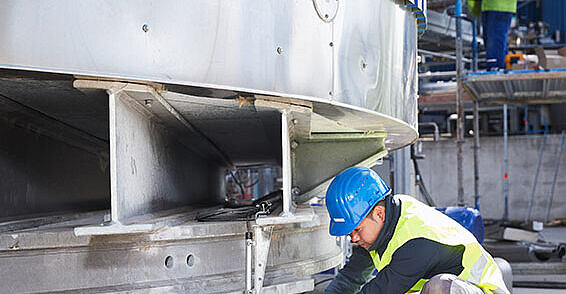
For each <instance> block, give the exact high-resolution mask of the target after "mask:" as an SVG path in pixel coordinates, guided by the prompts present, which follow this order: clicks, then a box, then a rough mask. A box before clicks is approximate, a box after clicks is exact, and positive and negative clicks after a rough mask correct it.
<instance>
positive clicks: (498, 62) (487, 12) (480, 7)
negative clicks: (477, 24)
mask: <svg viewBox="0 0 566 294" xmlns="http://www.w3.org/2000/svg"><path fill="white" fill-rule="evenodd" d="M468 8H469V10H470V13H471V14H472V16H476V17H478V16H480V15H481V22H482V28H483V42H484V45H485V50H486V55H487V56H486V58H487V68H488V69H504V68H505V55H507V53H508V52H509V50H508V48H507V35H508V33H509V27H510V26H511V18H512V17H513V14H514V13H516V12H517V0H468Z"/></svg>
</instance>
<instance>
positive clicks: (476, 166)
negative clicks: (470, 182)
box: [474, 99, 480, 210]
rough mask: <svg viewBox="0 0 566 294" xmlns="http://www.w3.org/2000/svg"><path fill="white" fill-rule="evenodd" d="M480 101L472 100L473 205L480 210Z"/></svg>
mask: <svg viewBox="0 0 566 294" xmlns="http://www.w3.org/2000/svg"><path fill="white" fill-rule="evenodd" d="M479 105H480V102H479V101H478V100H477V99H476V100H474V207H475V208H476V209H477V210H480V187H479V181H480V167H479V166H480V162H479V161H480V157H479V153H480V123H479V121H480V120H479V112H480V111H479V108H480V106H479Z"/></svg>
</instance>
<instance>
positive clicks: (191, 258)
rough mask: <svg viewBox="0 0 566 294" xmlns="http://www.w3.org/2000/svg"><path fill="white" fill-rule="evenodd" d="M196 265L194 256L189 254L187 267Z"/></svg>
mask: <svg viewBox="0 0 566 294" xmlns="http://www.w3.org/2000/svg"><path fill="white" fill-rule="evenodd" d="M194 264H195V257H194V256H193V255H192V254H189V256H187V265H188V266H189V267H191V266H193V265H194Z"/></svg>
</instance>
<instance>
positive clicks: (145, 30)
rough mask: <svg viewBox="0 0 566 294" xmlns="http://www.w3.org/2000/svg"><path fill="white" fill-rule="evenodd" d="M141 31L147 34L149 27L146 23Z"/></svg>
mask: <svg viewBox="0 0 566 294" xmlns="http://www.w3.org/2000/svg"><path fill="white" fill-rule="evenodd" d="M142 31H144V32H146V33H147V31H149V26H148V25H147V24H146V23H144V24H143V26H142Z"/></svg>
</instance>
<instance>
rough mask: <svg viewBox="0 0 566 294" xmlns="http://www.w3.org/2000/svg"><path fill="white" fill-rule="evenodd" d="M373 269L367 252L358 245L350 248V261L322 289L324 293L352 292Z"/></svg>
mask: <svg viewBox="0 0 566 294" xmlns="http://www.w3.org/2000/svg"><path fill="white" fill-rule="evenodd" d="M373 270H375V266H374V265H373V260H372V259H371V256H370V255H369V252H368V251H367V250H365V249H364V248H362V247H360V246H354V247H353V248H352V256H351V257H350V262H349V263H347V264H346V265H345V266H344V268H342V269H341V270H340V271H339V272H338V275H336V277H335V278H334V279H333V280H332V282H331V283H330V284H329V285H328V287H326V290H324V294H354V293H358V291H360V288H361V287H362V286H363V285H364V284H365V283H366V282H367V281H368V280H369V278H370V277H371V273H372V272H373Z"/></svg>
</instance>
